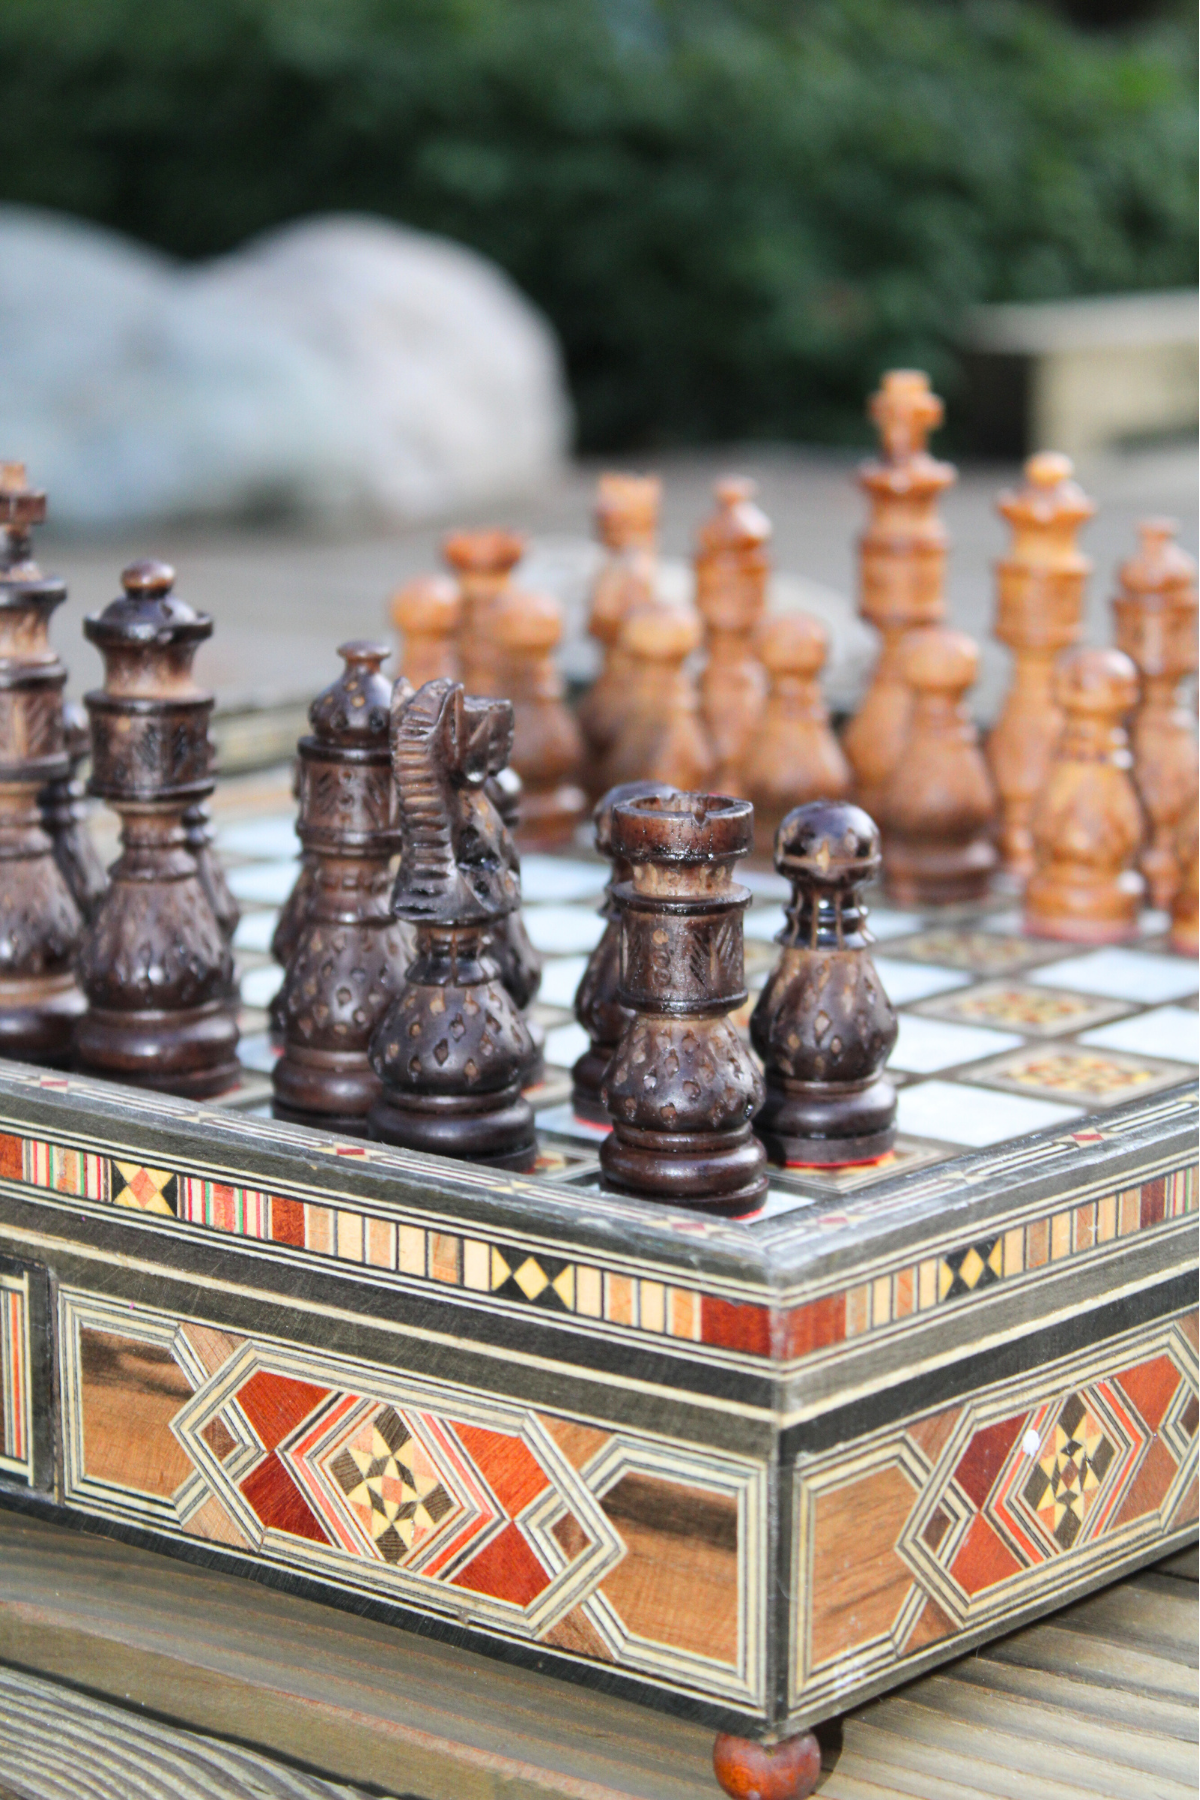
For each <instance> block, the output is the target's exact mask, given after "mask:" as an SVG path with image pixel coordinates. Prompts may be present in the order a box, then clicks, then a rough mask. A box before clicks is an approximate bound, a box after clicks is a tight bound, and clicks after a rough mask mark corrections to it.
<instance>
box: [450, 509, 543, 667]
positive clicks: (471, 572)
mask: <svg viewBox="0 0 1200 1800" xmlns="http://www.w3.org/2000/svg"><path fill="white" fill-rule="evenodd" d="M524 554H525V539H524V538H523V537H522V536H521V535H520V533H519V532H516V531H499V530H495V531H452V532H451V533H450V535H449V537H447V538H445V539H444V540H443V542H442V555H443V556H444V557H445V559H446V561H447V562H448V563H449V564H450V567H451V568H452V569H453V571H454V573H455V576H456V577H457V580H458V592H459V596H460V600H461V608H462V610H461V612H460V614H459V624H458V642H457V651H458V669H459V674H460V676H461V678H462V684H463V686H464V687H465V688H466V690H467V693H468V694H502V693H503V691H504V690H503V686H502V683H503V671H502V670H501V668H500V658H499V654H498V652H497V649H496V645H495V642H494V640H493V638H492V613H493V610H494V608H495V605H496V602H497V601H498V600H499V599H500V598H501V596H502V595H503V594H505V593H507V591H508V588H509V585H510V583H511V580H512V572H513V570H514V569H515V568H516V566H517V564H518V563H519V562H520V560H521V558H522V556H524Z"/></svg>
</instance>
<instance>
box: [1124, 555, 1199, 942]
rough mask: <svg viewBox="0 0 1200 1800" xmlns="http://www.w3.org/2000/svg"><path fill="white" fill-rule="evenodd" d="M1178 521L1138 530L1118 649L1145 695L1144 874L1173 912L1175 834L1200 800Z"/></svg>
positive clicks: (1188, 564) (1192, 650)
mask: <svg viewBox="0 0 1200 1800" xmlns="http://www.w3.org/2000/svg"><path fill="white" fill-rule="evenodd" d="M1177 530H1178V527H1177V525H1176V523H1175V521H1174V519H1147V520H1146V521H1145V522H1144V523H1143V524H1141V525H1139V526H1138V533H1139V535H1140V537H1141V540H1142V543H1141V549H1140V550H1139V552H1138V554H1137V555H1136V556H1133V557H1131V558H1130V559H1129V561H1128V562H1127V563H1124V564H1123V565H1122V567H1121V571H1120V582H1121V587H1120V592H1119V593H1118V594H1117V596H1116V598H1115V599H1114V601H1113V617H1114V619H1115V622H1116V628H1117V629H1116V640H1117V648H1118V649H1119V650H1123V651H1124V652H1125V654H1126V656H1128V657H1129V658H1130V659H1131V661H1132V662H1134V663H1135V664H1136V666H1137V670H1138V673H1139V675H1140V676H1141V678H1142V693H1141V699H1140V701H1139V703H1138V708H1137V711H1136V712H1135V713H1134V715H1133V723H1132V724H1131V726H1130V728H1129V737H1130V742H1131V745H1132V747H1133V780H1134V785H1135V786H1136V788H1137V791H1138V794H1139V796H1140V798H1141V802H1142V805H1143V807H1144V808H1145V810H1146V823H1147V827H1148V829H1147V832H1146V842H1145V844H1144V845H1143V847H1142V855H1141V869H1142V874H1143V875H1144V876H1145V877H1146V886H1147V888H1148V889H1149V892H1150V900H1151V904H1152V905H1154V906H1157V907H1161V908H1163V909H1164V910H1165V911H1169V910H1170V907H1171V903H1172V901H1173V900H1174V898H1175V890H1176V887H1177V886H1178V883H1179V857H1178V853H1177V849H1176V843H1175V839H1176V835H1177V833H1178V831H1179V827H1180V823H1181V821H1182V820H1183V819H1184V818H1185V817H1186V815H1187V812H1188V809H1189V807H1190V806H1191V805H1192V803H1193V801H1194V800H1195V798H1196V786H1197V783H1196V728H1195V725H1194V724H1193V722H1192V719H1191V716H1190V715H1189V712H1188V710H1187V708H1186V707H1185V706H1184V705H1183V704H1182V703H1181V699H1180V693H1179V687H1180V683H1181V682H1182V681H1183V680H1184V679H1185V678H1186V677H1187V676H1188V675H1192V674H1194V673H1195V670H1196V565H1195V563H1194V562H1193V561H1192V559H1191V557H1190V556H1188V555H1187V554H1186V553H1185V552H1184V551H1182V550H1181V549H1180V548H1179V545H1178V544H1177V543H1175V541H1174V539H1175V533H1176V531H1177Z"/></svg>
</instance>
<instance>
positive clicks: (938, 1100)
mask: <svg viewBox="0 0 1200 1800" xmlns="http://www.w3.org/2000/svg"><path fill="white" fill-rule="evenodd" d="M896 1099H897V1106H896V1118H897V1123H898V1125H899V1128H900V1130H901V1131H902V1132H904V1133H905V1135H906V1136H910V1137H924V1138H936V1139H938V1141H939V1142H941V1143H943V1144H962V1145H963V1146H964V1147H965V1148H967V1149H970V1150H982V1149H985V1148H986V1147H987V1145H989V1144H1002V1143H1004V1141H1005V1139H1006V1138H1015V1137H1023V1136H1024V1135H1025V1134H1026V1132H1030V1131H1046V1130H1049V1129H1051V1128H1052V1127H1053V1126H1055V1125H1065V1124H1066V1123H1067V1122H1068V1121H1069V1120H1071V1119H1075V1118H1078V1117H1079V1114H1080V1112H1081V1110H1082V1109H1081V1108H1080V1107H1078V1106H1064V1105H1062V1103H1061V1102H1060V1101H1057V1100H1035V1099H1032V1098H1031V1097H1028V1096H1026V1095H1024V1094H1006V1093H1003V1092H1001V1091H1000V1090H999V1089H996V1088H969V1087H960V1086H959V1084H958V1083H957V1082H955V1081H921V1082H916V1083H914V1085H913V1086H912V1087H905V1088H901V1089H900V1092H899V1094H898V1095H897V1097H896Z"/></svg>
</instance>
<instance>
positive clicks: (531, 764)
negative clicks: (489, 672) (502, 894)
mask: <svg viewBox="0 0 1200 1800" xmlns="http://www.w3.org/2000/svg"><path fill="white" fill-rule="evenodd" d="M561 638H562V608H561V607H560V606H559V604H558V601H557V600H555V599H554V598H553V596H552V595H550V594H536V593H530V592H529V591H527V590H525V589H521V588H515V587H514V588H509V589H508V591H507V593H505V594H503V595H501V597H500V599H499V600H498V601H497V602H496V604H495V606H494V608H493V610H492V639H493V642H494V644H495V646H496V651H497V657H498V664H499V667H500V668H501V669H502V670H503V672H504V692H505V694H506V696H507V697H508V699H510V700H511V701H512V704H513V718H514V727H513V748H512V766H513V768H514V769H515V770H516V772H517V774H518V775H519V776H520V778H521V790H522V791H521V807H520V842H521V845H522V847H523V848H528V849H531V850H532V849H537V850H551V849H554V848H556V847H557V846H559V845H562V844H569V843H570V841H571V838H572V837H573V835H574V832H575V827H576V826H577V825H579V824H581V823H582V821H583V819H584V818H585V817H586V815H587V795H586V794H585V793H584V791H583V788H582V787H581V786H580V782H579V778H580V772H581V770H582V767H583V760H584V758H583V740H582V738H581V736H580V732H579V726H578V725H577V724H576V722H575V718H574V715H573V714H572V713H571V712H570V711H569V709H568V707H567V704H566V701H565V699H564V693H565V689H564V686H563V679H562V676H561V675H560V674H559V671H558V666H557V664H556V662H555V660H554V652H555V650H556V649H557V647H558V644H559V642H560V640H561Z"/></svg>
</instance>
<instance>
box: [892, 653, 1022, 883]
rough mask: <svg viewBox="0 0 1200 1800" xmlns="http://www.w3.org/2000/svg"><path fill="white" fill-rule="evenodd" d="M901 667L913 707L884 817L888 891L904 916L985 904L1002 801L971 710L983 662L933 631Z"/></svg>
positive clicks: (903, 656)
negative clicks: (918, 909) (910, 910)
mask: <svg viewBox="0 0 1200 1800" xmlns="http://www.w3.org/2000/svg"><path fill="white" fill-rule="evenodd" d="M899 662H900V673H901V675H902V676H903V678H904V680H905V681H906V682H907V683H908V686H909V688H910V689H911V692H912V695H913V705H912V719H911V724H910V726H909V731H908V736H907V737H906V739H905V741H904V746H903V749H902V751H901V755H900V761H899V762H898V763H897V765H896V767H895V769H894V770H893V771H892V776H891V779H890V781H889V782H888V785H887V788H886V790H885V792H884V797H883V805H882V807H881V809H880V811H881V814H882V817H881V819H880V824H881V826H882V829H883V876H884V883H885V885H886V887H887V891H888V894H889V896H890V897H891V898H892V899H893V900H895V901H896V903H897V904H898V905H900V906H939V905H944V904H949V903H952V902H955V901H963V900H980V899H982V898H983V896H984V895H985V894H986V893H987V889H988V881H989V879H990V877H991V873H992V870H993V869H994V868H995V866H996V849H995V846H994V844H993V843H992V840H991V829H992V823H993V820H994V818H995V811H996V796H995V792H994V790H993V788H992V782H991V777H990V776H989V774H988V769H987V763H986V762H985V761H984V757H983V752H982V750H981V749H980V748H979V738H978V734H977V732H976V730H975V725H974V722H973V721H972V719H971V715H970V712H969V711H968V709H967V705H966V693H967V690H968V688H969V687H970V686H971V685H972V683H973V682H974V680H975V677H976V674H977V673H978V669H979V652H978V650H977V649H976V647H975V643H974V640H973V639H972V638H969V637H968V636H967V635H966V633H965V632H962V631H951V630H949V629H948V628H947V627H945V626H940V625H928V626H926V627H925V628H924V629H923V630H921V631H913V632H910V633H909V635H908V636H907V637H906V638H905V639H904V641H903V643H902V644H901V646H900V658H899Z"/></svg>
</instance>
